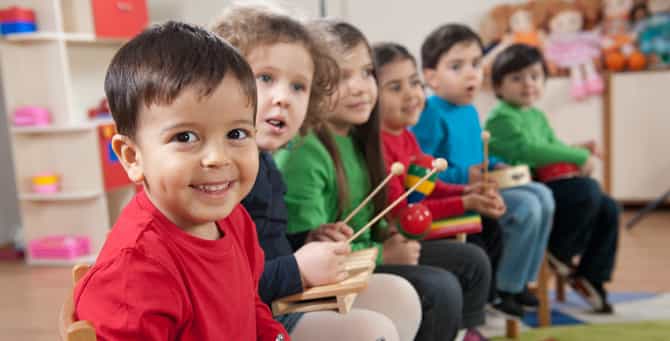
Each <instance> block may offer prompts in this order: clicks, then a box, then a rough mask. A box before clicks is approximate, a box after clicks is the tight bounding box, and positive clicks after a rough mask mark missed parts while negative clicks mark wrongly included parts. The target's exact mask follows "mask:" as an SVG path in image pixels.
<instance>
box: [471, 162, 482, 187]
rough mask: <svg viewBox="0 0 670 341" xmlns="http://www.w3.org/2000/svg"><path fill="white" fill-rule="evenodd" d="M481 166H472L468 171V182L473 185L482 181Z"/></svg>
mask: <svg viewBox="0 0 670 341" xmlns="http://www.w3.org/2000/svg"><path fill="white" fill-rule="evenodd" d="M483 168H484V166H483V165H472V166H470V168H469V169H468V182H469V183H470V184H474V183H477V182H480V181H481V180H482V170H483Z"/></svg>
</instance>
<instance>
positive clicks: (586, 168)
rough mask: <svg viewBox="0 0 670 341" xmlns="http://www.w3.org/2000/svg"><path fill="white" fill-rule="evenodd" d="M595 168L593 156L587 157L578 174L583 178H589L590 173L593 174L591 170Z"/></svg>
mask: <svg viewBox="0 0 670 341" xmlns="http://www.w3.org/2000/svg"><path fill="white" fill-rule="evenodd" d="M595 167H596V159H595V157H594V156H593V155H591V156H589V158H588V159H586V162H584V164H583V165H582V168H581V169H580V174H581V175H583V176H591V173H593V169H595Z"/></svg>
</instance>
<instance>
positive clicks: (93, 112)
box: [88, 98, 112, 120]
mask: <svg viewBox="0 0 670 341" xmlns="http://www.w3.org/2000/svg"><path fill="white" fill-rule="evenodd" d="M111 116H112V112H111V111H110V110H109V104H108V103H107V99H106V98H103V99H101V100H100V103H98V106H97V107H94V108H91V109H88V118H89V119H92V120H95V119H104V118H110V117H111Z"/></svg>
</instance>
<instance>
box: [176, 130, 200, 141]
mask: <svg viewBox="0 0 670 341" xmlns="http://www.w3.org/2000/svg"><path fill="white" fill-rule="evenodd" d="M197 140H198V136H197V135H196V134H195V133H194V132H192V131H184V132H181V133H177V134H176V135H175V136H174V137H173V138H172V140H171V141H174V142H179V143H192V142H195V141H197Z"/></svg>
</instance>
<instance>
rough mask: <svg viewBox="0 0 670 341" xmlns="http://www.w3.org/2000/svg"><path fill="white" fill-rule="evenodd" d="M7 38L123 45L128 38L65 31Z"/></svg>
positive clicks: (20, 34)
mask: <svg viewBox="0 0 670 341" xmlns="http://www.w3.org/2000/svg"><path fill="white" fill-rule="evenodd" d="M5 40H6V41H7V42H10V43H31V42H46V41H64V42H66V43H73V44H111V45H121V44H124V43H125V42H126V41H127V39H115V38H98V37H96V36H95V35H93V34H89V33H64V32H31V33H15V34H10V35H7V36H6V38H5Z"/></svg>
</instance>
